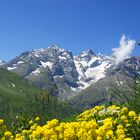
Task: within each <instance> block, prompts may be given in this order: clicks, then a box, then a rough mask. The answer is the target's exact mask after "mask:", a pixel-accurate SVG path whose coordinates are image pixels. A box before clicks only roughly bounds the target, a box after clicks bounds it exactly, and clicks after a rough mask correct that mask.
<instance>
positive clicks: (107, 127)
mask: <svg viewBox="0 0 140 140" xmlns="http://www.w3.org/2000/svg"><path fill="white" fill-rule="evenodd" d="M39 120H40V118H39V117H37V118H36V119H35V121H32V120H30V121H29V125H30V128H29V129H28V130H23V131H22V132H21V133H19V134H16V135H12V133H11V132H10V131H7V129H6V127H3V126H4V121H3V120H2V119H0V131H1V132H2V134H3V135H2V137H1V139H2V140H26V139H27V140H133V139H138V136H140V117H139V116H138V115H137V114H136V113H135V112H134V111H128V109H127V108H126V107H124V108H120V107H117V106H115V105H113V106H109V107H108V108H106V107H104V106H95V107H94V108H93V109H90V110H86V111H85V112H83V113H82V114H80V115H79V116H77V118H76V120H75V121H74V122H59V121H58V120H57V119H52V120H51V121H48V122H47V123H46V124H45V125H43V126H40V125H38V123H37V122H38V121H39Z"/></svg>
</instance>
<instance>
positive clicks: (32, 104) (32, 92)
mask: <svg viewBox="0 0 140 140" xmlns="http://www.w3.org/2000/svg"><path fill="white" fill-rule="evenodd" d="M20 113H21V114H26V115H27V116H28V117H35V116H37V115H39V116H40V117H41V118H42V119H44V121H46V117H47V118H48V119H51V118H55V117H56V118H59V119H62V118H64V119H65V118H66V117H69V116H70V115H71V114H73V113H75V110H73V109H72V108H71V107H70V106H69V105H68V104H67V103H66V102H61V101H59V100H58V99H57V98H56V97H54V96H51V95H50V94H48V92H46V91H43V90H41V89H40V88H38V87H36V86H33V85H31V83H30V84H29V81H28V80H27V79H23V78H21V77H20V76H18V75H16V74H15V73H13V72H9V71H8V70H6V69H4V68H0V116H1V118H5V119H6V120H7V121H8V122H10V121H11V120H12V119H15V117H16V116H17V115H18V114H20Z"/></svg>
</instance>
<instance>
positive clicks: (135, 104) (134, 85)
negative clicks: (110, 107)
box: [111, 77, 140, 113]
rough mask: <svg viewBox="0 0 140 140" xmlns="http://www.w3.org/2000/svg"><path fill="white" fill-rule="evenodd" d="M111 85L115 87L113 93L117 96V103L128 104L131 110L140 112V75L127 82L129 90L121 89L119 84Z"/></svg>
mask: <svg viewBox="0 0 140 140" xmlns="http://www.w3.org/2000/svg"><path fill="white" fill-rule="evenodd" d="M111 85H112V87H113V92H112V94H113V96H114V97H115V98H116V100H115V102H116V103H117V104H121V105H123V106H127V107H128V108H129V109H130V110H134V111H135V112H137V113H140V79H139V78H138V77H135V78H132V79H131V81H130V80H129V81H128V82H127V86H128V87H129V90H128V89H126V88H124V89H123V90H120V89H119V88H118V87H117V86H114V85H113V84H111ZM115 102H114V103H115Z"/></svg>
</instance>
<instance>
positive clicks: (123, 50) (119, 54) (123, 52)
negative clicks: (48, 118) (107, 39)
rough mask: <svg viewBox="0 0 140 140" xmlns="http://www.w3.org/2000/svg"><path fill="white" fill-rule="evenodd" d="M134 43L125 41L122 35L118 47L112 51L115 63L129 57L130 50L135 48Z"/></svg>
mask: <svg viewBox="0 0 140 140" xmlns="http://www.w3.org/2000/svg"><path fill="white" fill-rule="evenodd" d="M135 43H136V41H135V40H132V39H127V38H126V37H125V35H122V37H121V39H120V45H119V47H118V48H113V49H112V51H113V53H112V57H113V59H114V60H115V62H116V63H119V62H122V61H123V60H124V59H125V58H127V57H129V55H130V54H131V53H132V50H133V49H134V48H135Z"/></svg>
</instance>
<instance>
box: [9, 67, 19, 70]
mask: <svg viewBox="0 0 140 140" xmlns="http://www.w3.org/2000/svg"><path fill="white" fill-rule="evenodd" d="M16 68H17V67H7V69H8V70H14V69H16Z"/></svg>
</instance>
